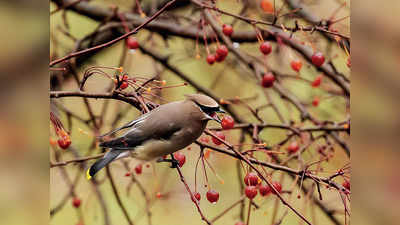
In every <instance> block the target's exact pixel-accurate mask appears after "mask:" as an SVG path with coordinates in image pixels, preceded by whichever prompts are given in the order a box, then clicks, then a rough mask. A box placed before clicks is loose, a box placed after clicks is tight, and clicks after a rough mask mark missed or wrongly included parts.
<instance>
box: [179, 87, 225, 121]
mask: <svg viewBox="0 0 400 225" xmlns="http://www.w3.org/2000/svg"><path fill="white" fill-rule="evenodd" d="M186 98H187V99H188V100H190V101H192V102H194V103H195V105H196V106H197V107H198V109H199V110H200V112H201V113H202V115H203V119H204V120H215V121H217V122H218V123H221V120H220V119H219V117H218V115H217V113H225V111H223V110H222V109H221V108H220V106H219V105H218V103H217V102H216V101H215V100H214V99H212V98H210V97H208V96H207V95H202V94H190V95H186Z"/></svg>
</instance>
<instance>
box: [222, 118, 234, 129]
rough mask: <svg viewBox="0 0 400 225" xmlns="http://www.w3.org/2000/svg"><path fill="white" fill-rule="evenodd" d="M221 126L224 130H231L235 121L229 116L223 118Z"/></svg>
mask: <svg viewBox="0 0 400 225" xmlns="http://www.w3.org/2000/svg"><path fill="white" fill-rule="evenodd" d="M221 126H222V129H224V130H228V129H232V128H233V127H234V126H235V121H234V120H233V118H232V117H231V116H224V118H222V121H221Z"/></svg>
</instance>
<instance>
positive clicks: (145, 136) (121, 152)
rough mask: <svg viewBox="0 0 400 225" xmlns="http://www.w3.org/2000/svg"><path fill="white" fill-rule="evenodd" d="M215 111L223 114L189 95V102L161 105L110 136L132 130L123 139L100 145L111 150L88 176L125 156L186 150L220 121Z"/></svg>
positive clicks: (197, 96) (213, 103) (215, 105)
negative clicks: (208, 124)
mask: <svg viewBox="0 0 400 225" xmlns="http://www.w3.org/2000/svg"><path fill="white" fill-rule="evenodd" d="M215 112H220V109H219V106H218V103H217V102H216V101H214V100H213V99H212V98H210V97H208V96H205V95H201V94H191V95H187V96H186V99H185V100H182V101H176V102H170V103H167V104H164V105H161V106H159V107H158V108H156V109H154V110H152V111H151V112H148V113H146V114H144V115H142V116H140V117H139V118H138V119H136V120H134V121H132V122H130V123H128V124H126V125H125V126H123V127H121V128H118V129H116V130H114V131H111V132H109V133H107V135H109V134H112V133H115V132H117V131H119V130H122V129H127V128H129V130H127V131H126V132H125V133H124V134H123V135H122V136H120V137H117V138H115V139H112V140H110V141H105V142H102V143H100V146H101V147H105V148H111V151H110V152H108V153H107V154H106V155H105V157H104V158H103V159H100V160H99V161H98V162H96V163H95V164H94V165H93V166H92V167H91V168H90V171H88V177H89V176H90V177H91V176H93V175H94V174H95V173H96V172H98V170H100V169H101V168H103V167H104V166H105V165H107V164H108V163H110V162H111V161H113V160H115V159H118V158H121V157H126V156H132V157H134V158H138V159H142V160H152V159H156V158H160V157H162V156H164V155H167V154H171V153H173V152H175V151H178V150H180V149H183V148H185V147H186V146H188V145H190V144H191V143H193V142H194V141H195V140H196V139H197V138H198V137H199V136H200V135H201V134H202V133H203V131H204V129H205V127H206V125H207V122H208V121H209V120H211V119H214V120H217V121H219V120H218V119H217V118H215V115H216V114H215Z"/></svg>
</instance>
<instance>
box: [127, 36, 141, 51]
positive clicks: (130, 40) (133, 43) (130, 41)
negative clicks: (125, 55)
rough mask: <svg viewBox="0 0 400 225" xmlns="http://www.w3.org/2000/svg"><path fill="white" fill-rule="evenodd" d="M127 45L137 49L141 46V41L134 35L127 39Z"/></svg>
mask: <svg viewBox="0 0 400 225" xmlns="http://www.w3.org/2000/svg"><path fill="white" fill-rule="evenodd" d="M126 45H127V46H128V48H129V49H137V48H139V42H138V41H137V40H136V38H134V37H128V38H127V39H126Z"/></svg>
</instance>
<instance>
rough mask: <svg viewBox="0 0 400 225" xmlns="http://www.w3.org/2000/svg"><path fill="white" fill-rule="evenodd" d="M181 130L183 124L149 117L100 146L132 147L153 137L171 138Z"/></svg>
mask: <svg viewBox="0 0 400 225" xmlns="http://www.w3.org/2000/svg"><path fill="white" fill-rule="evenodd" d="M179 130H181V126H180V125H178V124H176V123H173V122H171V121H168V120H167V121H166V120H155V119H151V118H149V119H147V120H145V121H143V122H142V123H140V124H137V125H135V126H134V127H133V128H132V129H130V130H129V131H128V132H127V133H126V134H125V135H123V136H122V137H118V138H115V139H113V140H110V141H105V142H102V143H100V147H105V148H113V149H132V148H134V147H136V146H138V145H141V144H142V143H144V142H146V141H148V140H151V139H154V140H169V139H170V138H171V136H172V135H174V134H175V133H176V132H178V131H179Z"/></svg>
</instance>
